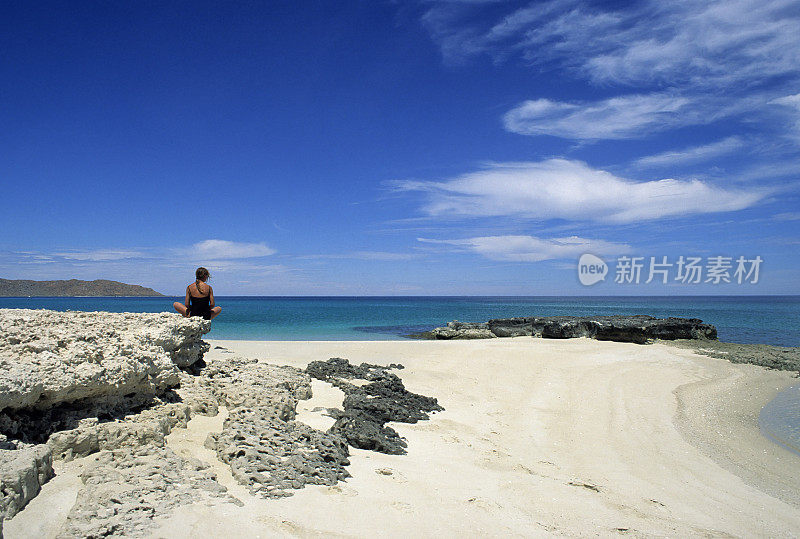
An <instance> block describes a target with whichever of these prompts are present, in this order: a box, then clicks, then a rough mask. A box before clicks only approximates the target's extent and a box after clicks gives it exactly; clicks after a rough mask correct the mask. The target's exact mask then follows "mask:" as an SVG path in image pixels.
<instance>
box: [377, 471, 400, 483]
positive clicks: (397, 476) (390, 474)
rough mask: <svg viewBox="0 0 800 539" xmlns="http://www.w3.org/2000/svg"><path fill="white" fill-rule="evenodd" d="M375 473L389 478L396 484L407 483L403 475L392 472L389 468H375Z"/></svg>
mask: <svg viewBox="0 0 800 539" xmlns="http://www.w3.org/2000/svg"><path fill="white" fill-rule="evenodd" d="M375 473H376V474H378V475H384V476H386V477H391V478H392V479H394V480H395V481H397V482H398V483H406V482H407V481H408V479H406V477H405V476H404V475H403V474H401V473H400V472H397V471H395V470H392V469H391V468H375Z"/></svg>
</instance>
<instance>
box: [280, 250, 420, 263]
mask: <svg viewBox="0 0 800 539" xmlns="http://www.w3.org/2000/svg"><path fill="white" fill-rule="evenodd" d="M419 256H420V255H419V254H416V253H391V252H386V251H353V252H349V253H330V254H313V255H299V256H296V257H295V258H297V259H301V260H324V259H345V260H348V259H349V260H378V261H396V260H413V259H415V258H419Z"/></svg>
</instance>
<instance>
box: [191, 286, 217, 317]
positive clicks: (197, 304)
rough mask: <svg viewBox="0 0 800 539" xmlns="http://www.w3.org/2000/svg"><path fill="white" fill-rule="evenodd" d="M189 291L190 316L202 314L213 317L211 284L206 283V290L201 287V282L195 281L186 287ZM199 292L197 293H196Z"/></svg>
mask: <svg viewBox="0 0 800 539" xmlns="http://www.w3.org/2000/svg"><path fill="white" fill-rule="evenodd" d="M186 289H187V291H188V293H189V313H190V316H202V317H203V318H205V319H206V320H210V319H211V286H209V285H205V291H204V290H202V289H201V288H200V283H199V282H195V283H192V284H190V285H189V286H187V287H186ZM195 294H197V295H195Z"/></svg>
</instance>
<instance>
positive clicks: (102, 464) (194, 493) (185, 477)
mask: <svg viewBox="0 0 800 539" xmlns="http://www.w3.org/2000/svg"><path fill="white" fill-rule="evenodd" d="M81 481H82V482H83V484H84V488H82V489H81V490H80V491H79V492H78V497H77V500H76V501H75V505H74V506H73V507H72V509H71V510H70V512H69V514H68V515H67V521H66V523H65V525H64V527H63V528H62V529H61V530H60V532H59V534H58V536H59V537H74V538H80V537H108V536H114V537H128V536H142V535H146V534H147V532H149V531H151V529H152V528H153V525H154V523H153V519H154V518H155V517H158V516H161V515H166V514H169V513H170V512H171V511H172V510H173V509H174V508H176V507H178V506H180V505H189V504H193V503H197V502H198V501H200V500H202V499H204V498H205V499H209V498H210V499H214V498H216V499H231V498H230V496H229V495H228V494H227V489H226V488H225V487H223V486H222V485H220V484H219V483H218V482H217V480H216V475H215V474H214V473H213V472H211V471H210V470H209V465H208V464H206V463H203V462H201V461H199V460H197V459H186V458H183V457H181V456H179V455H177V454H176V453H175V452H174V451H172V450H171V449H169V448H165V447H157V446H154V445H149V444H148V445H142V446H138V447H134V448H130V449H120V450H116V451H101V452H99V453H97V454H95V455H94V456H93V457H92V458H91V459H89V461H88V462H86V463H85V464H84V470H83V472H82V473H81Z"/></svg>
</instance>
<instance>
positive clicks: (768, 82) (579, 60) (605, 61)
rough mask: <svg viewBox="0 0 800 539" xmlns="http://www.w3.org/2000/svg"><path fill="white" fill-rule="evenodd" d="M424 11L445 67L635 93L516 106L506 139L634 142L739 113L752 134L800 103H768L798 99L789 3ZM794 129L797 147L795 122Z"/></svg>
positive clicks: (797, 38)
mask: <svg viewBox="0 0 800 539" xmlns="http://www.w3.org/2000/svg"><path fill="white" fill-rule="evenodd" d="M429 6H430V7H429V8H428V10H427V12H426V14H425V15H424V16H423V23H424V25H425V26H426V27H427V28H428V30H429V31H430V33H431V35H432V37H433V38H434V40H435V41H436V42H437V43H439V45H440V47H441V50H442V54H443V55H444V58H445V60H446V61H450V62H461V61H465V60H466V59H468V58H470V57H473V56H476V55H488V56H489V57H490V58H491V59H492V60H493V61H494V62H496V63H503V62H508V61H515V60H516V61H518V62H522V63H524V64H527V65H529V66H531V67H532V68H533V69H535V70H537V71H538V72H540V73H541V72H547V71H549V70H552V71H554V72H557V73H558V75H559V77H564V76H565V75H566V76H570V75H571V76H572V77H574V78H575V79H582V80H586V81H588V82H589V83H591V84H594V85H596V86H602V87H604V88H609V87H612V86H624V87H628V88H640V90H639V91H638V92H631V91H630V90H627V91H625V93H624V95H622V96H617V97H613V98H610V99H606V100H602V101H597V102H594V103H572V102H562V101H553V100H551V99H544V98H537V99H530V100H528V101H524V102H522V103H520V104H519V105H518V106H516V107H514V108H513V109H512V110H510V111H509V112H508V113H507V114H506V115H505V117H504V123H505V126H506V128H507V129H508V130H509V131H511V132H514V133H520V134H525V135H543V134H548V135H555V136H559V137H564V138H572V139H582V140H597V139H627V138H638V137H644V136H647V135H649V134H651V133H655V132H659V131H666V130H668V129H673V128H676V127H682V126H689V125H704V124H709V123H711V122H714V121H716V120H719V119H721V118H728V117H731V116H733V115H735V114H737V113H742V112H745V111H747V112H749V114H748V116H747V121H750V122H752V121H753V120H754V114H753V112H755V111H758V112H759V113H763V114H767V111H766V110H765V109H766V108H767V106H768V104H769V103H772V104H774V105H784V106H792V107H794V106H796V105H797V101H798V100H797V99H796V97H797V96H791V95H790V96H786V97H781V98H778V99H775V97H776V95H778V96H779V95H780V93H781V91H787V90H789V91H794V92H796V81H797V78H798V77H800V32H798V31H797V29H798V28H799V27H800V10H798V9H796V7H797V6H796V2H795V0H763V1H761V0H712V1H706V2H660V1H658V0H645V1H644V2H639V3H635V4H633V5H627V6H625V7H624V8H621V7H618V6H613V7H612V6H610V5H608V4H602V3H587V2H580V1H579V0H550V1H545V2H531V3H529V4H528V5H526V6H523V7H515V6H513V5H509V4H505V5H504V4H493V5H491V7H487V6H483V5H481V4H471V3H464V2H447V1H435V0H434V1H432V2H430V4H429ZM654 88H660V90H659V91H657V92H653V89H654ZM643 90H645V91H643ZM787 93H788V92H787ZM792 123H793V127H792V129H793V133H794V136H793V138H794V139H795V140H800V115H798V119H797V121H795V122H792Z"/></svg>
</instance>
